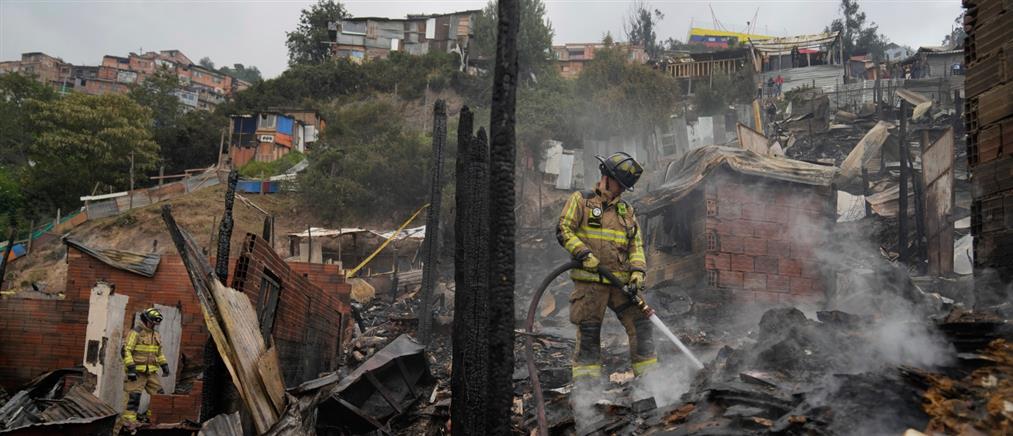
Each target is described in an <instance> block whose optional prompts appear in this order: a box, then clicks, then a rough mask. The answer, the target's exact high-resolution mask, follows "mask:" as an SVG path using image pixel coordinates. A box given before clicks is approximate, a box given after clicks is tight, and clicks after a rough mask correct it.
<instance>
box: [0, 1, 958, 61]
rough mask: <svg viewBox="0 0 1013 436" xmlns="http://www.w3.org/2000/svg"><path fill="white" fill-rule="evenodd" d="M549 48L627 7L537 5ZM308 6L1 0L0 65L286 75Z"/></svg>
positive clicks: (925, 17)
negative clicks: (124, 63) (234, 68)
mask: <svg viewBox="0 0 1013 436" xmlns="http://www.w3.org/2000/svg"><path fill="white" fill-rule="evenodd" d="M544 1H545V4H546V8H547V9H548V18H549V21H551V23H552V28H553V29H554V30H555V43H564V42H590V41H600V40H601V37H602V35H604V34H605V32H608V31H611V32H612V34H613V35H614V36H616V39H623V38H622V37H621V36H620V35H622V33H623V32H622V28H623V25H622V21H623V17H625V16H626V14H627V12H628V10H629V7H630V2H629V1H612V0H609V1H603V0H592V1H576V0H573V1H570V0H544ZM312 3H313V1H294V0H293V1H278V0H270V1H260V0H247V1H225V0H212V1H204V0H201V1H181V0H175V1H168V0H153V1H136V0H135V1H119V0H85V1H80V0H78V1H71V0H63V1H58V0H0V60H15V59H19V58H20V55H21V53H23V52H31V51H41V52H45V53H47V54H50V55H53V56H57V57H61V58H63V59H64V60H65V61H68V62H71V63H73V64H82V65H97V64H99V63H100V62H101V60H102V56H103V55H106V54H113V55H121V56H122V55H126V54H128V53H129V52H132V51H133V52H140V51H142V50H144V51H149V50H165V49H178V50H182V51H183V53H185V54H186V55H187V56H189V57H190V59H192V60H194V61H195V62H196V61H197V60H198V59H200V58H202V57H204V56H208V57H210V58H211V59H212V60H213V61H214V62H215V64H216V65H219V66H221V65H231V64H233V63H242V64H245V65H248V66H249V65H255V66H257V67H258V68H260V70H261V71H262V72H263V73H264V76H265V77H268V78H269V77H274V76H276V75H278V74H280V73H281V72H282V71H284V70H285V68H286V64H287V59H288V58H287V52H286V49H285V32H286V31H290V30H292V29H294V28H295V26H296V23H297V22H298V20H299V12H300V10H302V9H303V8H304V7H308V6H309V5H310V4H312ZM342 3H344V4H345V6H346V9H347V10H348V11H349V12H350V13H351V14H352V15H354V16H387V17H404V16H405V15H406V14H408V13H437V12H450V11H455V10H465V9H479V8H482V7H483V6H484V5H485V3H486V2H484V1H463V0H462V1H383V0H380V1H372V0H371V1H361V0H360V1H343V2H342ZM650 4H651V5H652V6H653V7H654V8H656V9H660V10H661V11H662V13H664V15H665V17H664V20H662V22H661V26H660V28H659V29H658V31H657V33H658V36H659V38H660V39H662V40H664V39H666V38H668V37H675V38H677V39H680V40H685V38H686V33H687V32H688V30H689V27H690V24H691V23H693V24H694V25H695V26H698V27H712V28H713V27H714V26H713V24H712V22H713V21H714V19H713V18H712V14H711V9H713V16H715V17H716V18H717V20H718V21H719V22H720V23H721V24H722V25H723V26H724V28H727V29H734V30H737V31H742V30H745V26H746V22H749V21H753V16H754V14H755V15H756V20H755V21H756V27H755V28H754V33H760V34H768V35H774V36H787V35H796V34H806V33H816V32H820V31H822V30H823V28H824V26H826V25H827V24H828V23H829V22H830V21H831V20H833V19H834V18H835V17H836V16H837V15H838V8H837V7H838V4H839V2H838V1H837V0H828V1H812V0H792V1H783V0H762V1H755V0H754V1H728V0H711V1H663V0H654V1H651V2H650ZM860 4H861V7H862V9H863V10H864V11H865V12H866V15H867V16H868V18H867V19H868V20H869V21H875V22H876V23H877V24H879V27H880V30H881V31H882V32H883V33H884V34H886V36H887V37H888V38H889V39H890V40H891V41H893V42H897V43H898V44H901V45H909V46H912V47H917V46H919V45H938V44H940V43H941V42H942V38H943V36H944V35H946V34H948V33H949V31H950V29H951V27H952V26H953V19H954V18H956V17H957V15H959V14H960V12H961V9H960V1H959V0H946V1H939V0H923V1H883V0H880V1H868V0H867V1H861V2H860Z"/></svg>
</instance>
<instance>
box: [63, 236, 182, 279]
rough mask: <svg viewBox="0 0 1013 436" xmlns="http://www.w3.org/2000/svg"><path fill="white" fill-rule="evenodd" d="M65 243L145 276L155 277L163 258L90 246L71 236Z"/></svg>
mask: <svg viewBox="0 0 1013 436" xmlns="http://www.w3.org/2000/svg"><path fill="white" fill-rule="evenodd" d="M63 243H64V244H67V245H69V246H71V247H74V248H76V249H78V250H81V252H82V253H85V254H87V255H89V256H91V257H94V258H96V259H98V260H100V261H102V263H105V264H106V265H109V266H111V267H113V268H119V269H121V270H124V271H129V272H132V273H134V274H139V275H142V276H144V277H154V276H155V271H156V270H158V263H159V261H161V259H162V257H161V256H159V255H157V254H144V253H134V252H132V251H123V250H115V249H112V248H94V247H89V246H87V245H84V243H82V242H81V241H78V240H75V239H71V238H65V239H64V240H63Z"/></svg>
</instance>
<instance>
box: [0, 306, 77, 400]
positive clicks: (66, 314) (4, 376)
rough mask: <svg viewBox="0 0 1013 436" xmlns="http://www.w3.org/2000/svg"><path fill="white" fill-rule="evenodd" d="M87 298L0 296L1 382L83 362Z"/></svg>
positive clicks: (10, 383)
mask: <svg viewBox="0 0 1013 436" xmlns="http://www.w3.org/2000/svg"><path fill="white" fill-rule="evenodd" d="M87 325H88V300H84V301H69V300H28V299H14V298H5V299H2V300H0V386H3V388H4V389H6V390H7V391H8V392H12V391H14V390H15V389H17V388H18V387H19V386H21V385H23V384H25V383H27V382H28V381H30V380H31V379H33V378H35V377H36V376H38V375H40V374H42V373H44V372H46V371H51V370H53V369H57V368H66V367H71V366H75V365H79V364H81V363H82V361H83V359H82V356H84V332H85V327H87Z"/></svg>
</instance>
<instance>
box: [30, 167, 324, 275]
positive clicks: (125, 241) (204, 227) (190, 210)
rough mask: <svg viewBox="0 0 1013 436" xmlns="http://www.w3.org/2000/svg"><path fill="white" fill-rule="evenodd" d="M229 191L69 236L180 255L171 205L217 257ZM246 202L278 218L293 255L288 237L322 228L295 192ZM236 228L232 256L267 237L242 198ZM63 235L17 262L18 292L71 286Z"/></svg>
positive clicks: (188, 198)
mask: <svg viewBox="0 0 1013 436" xmlns="http://www.w3.org/2000/svg"><path fill="white" fill-rule="evenodd" d="M224 196H225V186H224V185H218V186H214V187H211V188H207V189H203V190H200V191H197V192H194V193H191V194H189V195H184V196H181V197H178V198H175V199H172V200H169V201H165V202H161V203H156V204H152V205H149V206H145V207H142V208H138V209H134V210H131V211H130V212H127V213H123V214H120V215H117V216H112V217H106V218H102V219H98V220H94V221H88V222H86V223H84V224H82V225H80V226H78V227H76V228H74V229H73V230H71V231H70V232H69V233H68V234H67V235H66V236H67V237H69V238H74V239H77V240H80V241H82V242H83V243H85V244H86V245H93V246H95V247H99V248H115V249H118V250H126V251H134V252H142V253H143V252H156V253H175V251H176V249H175V247H173V245H172V240H171V239H170V238H169V234H168V233H167V232H166V231H165V224H164V222H163V221H162V217H161V210H162V209H161V208H162V206H163V205H165V204H169V205H171V206H172V208H173V216H175V217H176V221H177V222H178V223H179V224H180V225H181V226H183V227H184V228H185V229H186V230H188V231H189V232H190V233H191V234H193V235H194V236H195V237H196V238H197V240H198V241H200V242H201V243H202V244H203V245H205V246H207V247H208V248H209V249H210V251H211V252H212V253H213V252H214V245H215V244H213V243H212V240H213V239H212V235H213V234H217V232H218V224H219V222H220V221H221V217H222V213H223V212H224V201H223V199H224ZM245 197H246V198H247V199H248V200H250V201H251V202H252V203H254V204H256V205H257V206H258V207H260V208H262V209H264V210H266V211H268V212H269V213H271V214H273V215H274V216H275V232H277V237H276V240H275V245H276V246H275V249H276V250H278V251H279V252H281V253H287V252H288V238H287V237H285V235H286V234H287V233H290V232H294V231H300V230H305V229H306V226H307V225H310V224H313V225H317V226H319V225H320V223H318V222H315V221H314V217H313V216H312V214H309V213H306V212H305V209H304V208H302V207H300V206H299V199H298V197H297V194H295V193H281V194H270V195H257V194H248V195H245ZM233 219H234V221H235V227H234V230H233V232H232V244H231V255H232V256H237V255H238V253H239V248H240V246H239V244H240V243H241V242H242V238H243V237H244V236H245V235H246V234H247V233H256V234H261V233H262V232H263V228H264V215H263V214H262V213H261V212H259V211H257V210H256V209H254V208H252V207H250V206H248V205H246V204H245V203H243V202H242V201H240V200H239V199H238V198H237V199H236V203H235V207H234V208H233ZM59 236H63V235H58V237H57V238H54V239H51V240H49V241H47V242H43V243H38V242H37V243H36V244H35V245H34V247H32V251H33V252H32V253H31V255H29V256H25V257H23V258H21V259H19V260H18V261H15V262H13V263H11V272H13V282H12V283H14V288H15V289H19V290H30V289H32V285H33V284H35V286H36V287H37V288H38V289H39V290H40V291H43V292H45V293H49V294H57V293H60V292H62V291H63V290H64V289H65V287H66V281H67V264H66V262H65V256H66V248H65V247H64V245H63V243H62V242H60V239H59Z"/></svg>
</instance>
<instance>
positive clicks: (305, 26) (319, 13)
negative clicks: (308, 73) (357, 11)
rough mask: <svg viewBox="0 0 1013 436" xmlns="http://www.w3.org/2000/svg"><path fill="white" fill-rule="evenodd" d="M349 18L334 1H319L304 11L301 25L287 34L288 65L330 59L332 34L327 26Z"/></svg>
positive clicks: (300, 19) (300, 20)
mask: <svg viewBox="0 0 1013 436" xmlns="http://www.w3.org/2000/svg"><path fill="white" fill-rule="evenodd" d="M346 17H348V13H347V12H346V11H345V7H344V6H343V5H342V4H341V3H340V2H336V1H334V0H319V1H318V2H317V4H315V5H313V6H311V7H310V8H309V9H303V10H302V14H301V15H300V16H299V25H298V26H297V27H296V29H295V30H294V31H292V32H286V33H285V35H286V36H287V38H288V39H287V40H286V42H285V46H287V47H288V64H289V65H295V64H305V63H320V62H323V61H324V60H327V59H329V58H330V46H329V45H328V44H327V41H330V33H329V32H328V30H327V24H328V23H329V22H332V21H338V20H341V19H343V18H346Z"/></svg>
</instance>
